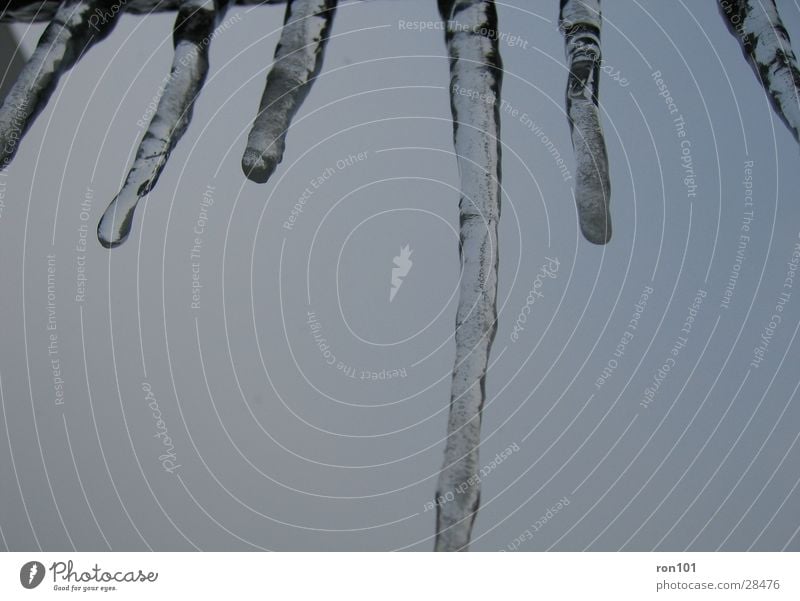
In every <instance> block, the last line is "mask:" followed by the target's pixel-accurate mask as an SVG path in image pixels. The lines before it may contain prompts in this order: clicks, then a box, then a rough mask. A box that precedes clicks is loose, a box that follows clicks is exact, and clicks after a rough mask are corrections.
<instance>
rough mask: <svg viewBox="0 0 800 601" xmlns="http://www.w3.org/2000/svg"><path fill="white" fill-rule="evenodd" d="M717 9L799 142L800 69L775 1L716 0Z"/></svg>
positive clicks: (776, 109)
mask: <svg viewBox="0 0 800 601" xmlns="http://www.w3.org/2000/svg"><path fill="white" fill-rule="evenodd" d="M719 8H720V12H721V13H722V16H723V17H724V19H725V22H726V23H727V25H728V29H729V30H730V31H731V33H732V34H733V35H734V36H736V37H737V38H738V39H739V42H740V43H741V45H742V51H743V52H744V55H745V58H747V62H749V63H750V66H751V67H752V68H753V70H754V71H755V73H756V77H758V79H759V81H760V82H761V85H762V86H764V89H765V90H766V92H767V94H768V95H769V98H770V100H771V101H772V106H773V107H774V108H775V112H776V113H777V114H778V116H779V117H780V118H781V120H782V121H783V122H784V123H785V124H786V127H788V128H789V130H790V131H791V132H792V135H793V136H794V139H795V140H796V141H798V142H800V101H799V100H798V94H800V70H799V69H798V65H797V58H796V57H795V55H794V52H792V43H791V40H790V39H789V34H788V33H787V31H786V28H785V27H784V26H783V23H782V22H781V18H780V15H779V14H778V8H777V7H776V6H775V1H774V0H719Z"/></svg>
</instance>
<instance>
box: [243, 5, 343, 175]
mask: <svg viewBox="0 0 800 601" xmlns="http://www.w3.org/2000/svg"><path fill="white" fill-rule="evenodd" d="M335 12H336V0H290V2H289V4H288V5H287V7H286V18H285V22H284V25H283V30H282V31H281V38H280V41H279V42H278V47H277V48H276V49H275V62H274V65H273V67H272V70H271V71H270V73H269V76H268V77H267V85H266V87H265V89H264V94H263V96H262V97H261V105H260V106H259V109H258V115H256V118H255V121H254V122H253V128H252V129H251V130H250V136H249V137H248V139H247V148H246V149H245V151H244V156H243V157H242V169H243V170H244V174H245V175H246V176H247V177H248V178H249V179H251V180H253V181H254V182H258V183H261V184H263V183H264V182H266V181H267V180H268V179H269V177H270V176H271V175H272V173H273V172H274V171H275V168H276V167H277V166H278V163H280V162H281V160H282V159H283V151H284V148H285V146H286V132H287V130H288V129H289V125H290V124H291V121H292V118H293V117H294V115H295V113H296V112H297V110H298V109H299V108H300V105H301V104H302V103H303V100H305V97H306V95H307V94H308V91H309V89H310V88H311V84H312V83H313V81H314V78H315V77H316V76H317V73H319V70H320V68H321V67H322V61H323V58H324V56H325V44H326V42H327V38H328V31H329V30H330V26H331V23H332V22H333V15H334V13H335Z"/></svg>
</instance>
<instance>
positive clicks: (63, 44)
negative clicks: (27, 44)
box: [0, 0, 116, 169]
mask: <svg viewBox="0 0 800 601" xmlns="http://www.w3.org/2000/svg"><path fill="white" fill-rule="evenodd" d="M104 5H105V3H104V2H101V1H99V0H65V1H64V2H63V3H62V4H61V5H60V6H59V8H58V10H57V11H56V14H55V15H54V17H53V20H52V22H51V23H50V24H49V25H48V26H47V28H46V29H45V30H44V33H43V34H42V37H41V38H40V39H39V43H38V44H37V46H36V50H34V51H33V54H32V55H31V57H30V59H28V62H27V63H26V64H25V66H24V67H23V69H22V72H21V73H20V74H19V77H18V78H17V81H16V82H14V85H13V86H12V88H11V90H10V91H9V93H8V96H6V98H5V100H4V102H3V106H2V107H0V169H3V168H5V167H6V166H7V165H8V164H9V163H10V162H11V160H12V159H13V158H14V155H15V154H16V152H17V148H18V146H19V142H20V140H21V139H22V137H23V136H24V135H25V133H26V132H27V131H28V128H29V127H30V125H31V123H33V120H34V119H35V118H36V116H37V115H38V114H39V113H40V112H41V110H42V109H43V108H44V107H45V105H46V104H47V101H48V100H49V99H50V95H51V94H52V93H53V90H54V89H55V88H56V85H58V80H59V78H60V77H61V75H62V74H64V73H65V72H66V71H68V70H69V69H70V68H71V67H72V66H73V65H74V64H75V63H76V62H78V60H79V59H80V57H81V56H83V54H84V53H85V52H86V51H87V50H88V49H89V48H90V47H91V46H92V44H94V43H95V42H97V41H98V40H101V39H102V38H104V37H105V36H106V35H108V33H109V32H110V31H111V30H112V29H113V28H114V24H115V22H116V17H115V16H114V17H110V18H108V19H106V20H105V22H103V23H100V22H99V21H98V22H97V23H94V22H93V21H91V20H90V17H91V15H92V14H94V12H95V11H96V10H98V9H99V8H100V7H102V6H104Z"/></svg>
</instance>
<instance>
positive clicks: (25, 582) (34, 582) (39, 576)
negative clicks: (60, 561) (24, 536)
mask: <svg viewBox="0 0 800 601" xmlns="http://www.w3.org/2000/svg"><path fill="white" fill-rule="evenodd" d="M42 580H44V564H41V563H39V562H38V561H29V562H28V563H26V564H25V565H24V566H22V568H21V569H20V571H19V583H20V584H21V585H22V586H24V587H25V588H36V587H37V586H39V585H40V584H41V583H42Z"/></svg>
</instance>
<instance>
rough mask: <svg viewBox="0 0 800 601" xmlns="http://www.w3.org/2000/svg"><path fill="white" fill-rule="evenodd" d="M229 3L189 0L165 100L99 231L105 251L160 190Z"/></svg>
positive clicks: (178, 27) (177, 30)
mask: <svg viewBox="0 0 800 601" xmlns="http://www.w3.org/2000/svg"><path fill="white" fill-rule="evenodd" d="M226 5H227V1H221V0H216V1H215V0H185V1H184V2H183V4H181V7H180V9H179V10H178V16H177V18H176V19H175V26H174V30H173V44H174V46H175V56H174V58H173V59H172V68H171V70H170V74H169V76H168V77H167V78H166V80H165V83H164V84H163V86H162V95H161V98H160V99H159V101H158V108H157V109H156V112H155V114H154V115H153V118H152V119H151V120H150V124H149V125H148V127H147V131H146V132H145V134H144V137H143V138H142V141H141V143H140V144H139V149H138V151H137V152H136V159H135V160H134V163H133V166H132V167H131V170H130V171H129V172H128V177H127V179H126V180H125V184H124V185H123V187H122V189H121V190H120V191H119V193H118V194H117V196H116V197H115V198H114V200H112V201H111V203H110V204H109V205H108V208H107V209H106V212H105V213H104V214H103V217H102V219H100V223H99V225H98V226H97V238H98V239H99V240H100V243H101V244H102V245H103V246H105V247H106V248H113V247H115V246H119V245H120V244H122V243H123V242H124V241H125V239H126V238H127V237H128V234H129V233H130V231H131V224H132V222H133V214H134V211H135V210H136V205H137V204H138V203H139V200H140V199H141V198H143V197H144V196H145V195H146V194H147V193H148V192H149V191H150V190H151V189H152V188H153V186H155V185H156V182H157V181H158V177H159V175H161V171H162V170H163V169H164V165H166V163H167V159H168V158H169V155H170V153H171V152H172V149H173V148H174V147H175V144H177V143H178V141H179V140H180V139H181V136H183V133H184V132H185V131H186V128H187V127H188V125H189V122H190V121H191V119H192V108H193V106H194V101H195V98H197V95H198V94H199V93H200V90H201V89H202V87H203V82H204V81H205V78H206V74H207V73H208V47H209V45H210V42H211V38H212V37H213V32H214V27H215V25H216V23H217V21H218V20H219V19H220V18H221V16H222V15H223V14H224V12H225V7H226Z"/></svg>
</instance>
